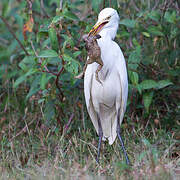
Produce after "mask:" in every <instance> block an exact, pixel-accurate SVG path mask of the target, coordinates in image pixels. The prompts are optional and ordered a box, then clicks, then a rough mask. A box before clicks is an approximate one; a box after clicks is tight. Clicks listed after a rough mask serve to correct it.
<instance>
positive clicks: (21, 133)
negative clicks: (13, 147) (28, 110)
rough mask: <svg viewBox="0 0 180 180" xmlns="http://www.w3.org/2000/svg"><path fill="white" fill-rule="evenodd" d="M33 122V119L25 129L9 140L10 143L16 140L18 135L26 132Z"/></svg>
mask: <svg viewBox="0 0 180 180" xmlns="http://www.w3.org/2000/svg"><path fill="white" fill-rule="evenodd" d="M34 120H35V119H33V120H32V121H31V122H30V123H29V124H26V125H25V127H24V128H23V129H22V130H21V131H19V132H18V133H17V134H16V135H15V136H14V137H12V138H11V139H10V141H12V140H13V139H14V138H16V137H17V136H19V135H20V134H22V133H23V132H26V131H27V129H28V126H30V125H31V124H32V123H33V122H34Z"/></svg>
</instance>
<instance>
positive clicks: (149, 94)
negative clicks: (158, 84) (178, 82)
mask: <svg viewBox="0 0 180 180" xmlns="http://www.w3.org/2000/svg"><path fill="white" fill-rule="evenodd" d="M153 94H154V93H153V91H151V92H147V93H144V94H143V101H144V107H145V109H146V112H147V113H149V107H150V105H151V102H152V98H153Z"/></svg>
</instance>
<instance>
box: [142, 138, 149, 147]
mask: <svg viewBox="0 0 180 180" xmlns="http://www.w3.org/2000/svg"><path fill="white" fill-rule="evenodd" d="M142 142H143V143H144V145H145V146H147V147H148V148H150V147H151V143H150V142H149V141H148V140H147V139H142Z"/></svg>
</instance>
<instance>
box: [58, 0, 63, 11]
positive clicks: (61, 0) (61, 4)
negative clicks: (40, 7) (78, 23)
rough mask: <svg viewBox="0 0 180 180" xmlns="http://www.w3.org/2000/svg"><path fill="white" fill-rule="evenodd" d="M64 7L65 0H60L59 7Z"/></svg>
mask: <svg viewBox="0 0 180 180" xmlns="http://www.w3.org/2000/svg"><path fill="white" fill-rule="evenodd" d="M62 7H63V0H60V2H59V9H60V10H62Z"/></svg>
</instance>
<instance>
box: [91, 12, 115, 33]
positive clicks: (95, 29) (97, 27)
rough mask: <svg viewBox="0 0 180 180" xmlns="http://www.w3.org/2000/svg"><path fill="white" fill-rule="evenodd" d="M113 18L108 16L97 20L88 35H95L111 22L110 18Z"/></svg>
mask: <svg viewBox="0 0 180 180" xmlns="http://www.w3.org/2000/svg"><path fill="white" fill-rule="evenodd" d="M110 18H111V16H108V17H107V18H105V19H103V20H102V21H100V22H97V23H96V24H95V25H94V26H93V28H92V29H91V30H90V32H89V34H88V36H95V35H96V34H98V33H99V32H100V31H101V29H102V28H103V27H104V26H105V25H106V24H107V23H108V22H109V19H110Z"/></svg>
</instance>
